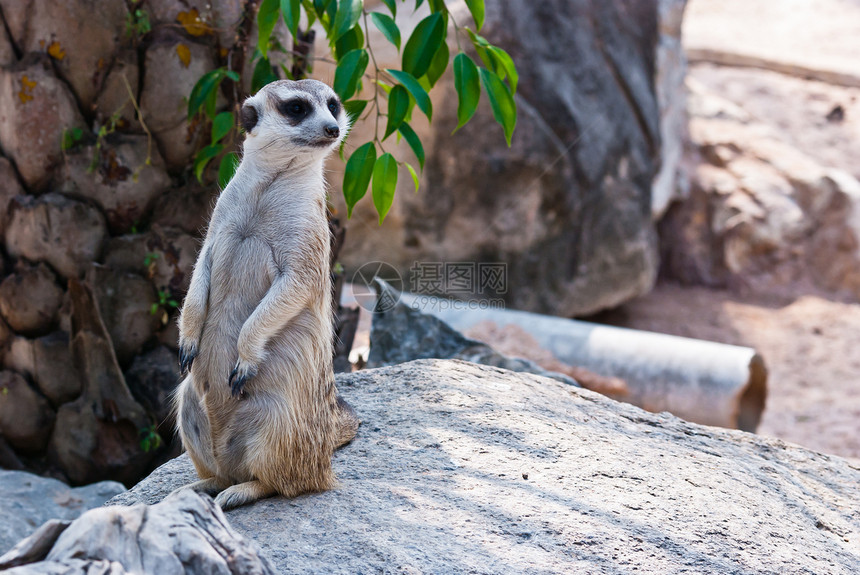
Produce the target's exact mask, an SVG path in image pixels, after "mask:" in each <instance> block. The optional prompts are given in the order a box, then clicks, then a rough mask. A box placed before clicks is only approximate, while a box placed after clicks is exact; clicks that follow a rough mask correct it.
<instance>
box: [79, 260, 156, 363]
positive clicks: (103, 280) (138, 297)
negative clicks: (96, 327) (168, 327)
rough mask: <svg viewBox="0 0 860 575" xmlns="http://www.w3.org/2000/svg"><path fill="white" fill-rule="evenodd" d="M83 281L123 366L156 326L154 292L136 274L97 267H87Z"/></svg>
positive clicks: (145, 281)
mask: <svg viewBox="0 0 860 575" xmlns="http://www.w3.org/2000/svg"><path fill="white" fill-rule="evenodd" d="M87 281H88V282H89V284H90V285H91V286H93V291H94V292H95V296H96V302H97V303H98V307H99V313H100V315H101V318H102V320H103V321H104V325H105V327H106V328H107V330H108V333H109V334H110V339H111V341H112V342H113V347H114V351H115V352H116V356H117V359H118V360H119V362H120V364H121V365H127V364H128V362H130V361H131V360H132V358H133V357H134V356H135V355H136V354H137V353H139V352H140V350H141V348H143V345H144V344H145V343H146V342H148V341H149V340H150V338H152V336H153V335H154V334H155V331H156V329H158V326H159V325H160V323H159V319H160V313H159V310H158V306H157V303H158V299H157V297H156V293H155V290H154V289H153V288H152V284H151V283H150V282H149V281H147V280H146V279H145V278H143V277H141V276H139V275H137V274H134V273H127V272H123V271H119V270H114V269H111V268H109V267H107V266H102V265H98V264H93V265H92V266H91V267H90V270H89V271H88V272H87ZM154 305H155V306H156V307H155V308H153V306H154ZM153 310H155V313H153ZM162 311H163V310H162Z"/></svg>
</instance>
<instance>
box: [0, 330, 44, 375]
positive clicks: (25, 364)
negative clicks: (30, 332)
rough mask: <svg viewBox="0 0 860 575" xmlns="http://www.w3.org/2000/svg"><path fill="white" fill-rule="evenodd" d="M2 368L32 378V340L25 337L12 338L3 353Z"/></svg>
mask: <svg viewBox="0 0 860 575" xmlns="http://www.w3.org/2000/svg"><path fill="white" fill-rule="evenodd" d="M3 367H5V368H6V369H8V370H11V371H16V372H18V373H20V374H22V375H27V376H30V377H33V373H35V371H36V353H35V351H33V340H32V339H27V338H26V337H20V336H13V337H11V338H10V340H9V342H8V347H6V349H5V350H4V353H3Z"/></svg>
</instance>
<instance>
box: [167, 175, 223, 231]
mask: <svg viewBox="0 0 860 575" xmlns="http://www.w3.org/2000/svg"><path fill="white" fill-rule="evenodd" d="M218 194H219V191H218V189H217V188H216V186H201V185H199V184H198V183H197V181H196V180H195V181H192V182H190V183H189V184H188V185H186V186H185V187H182V188H178V189H171V190H170V191H169V192H168V193H166V194H163V195H162V196H161V197H160V198H159V199H158V201H156V203H155V208H154V209H153V212H152V221H153V222H156V223H157V224H159V225H161V226H163V227H166V228H178V229H181V230H183V231H185V232H186V233H189V234H191V235H192V236H195V237H199V236H202V235H203V233H204V232H205V230H206V224H207V223H208V222H209V216H210V215H211V214H212V209H213V208H214V207H215V201H216V200H217V198H218Z"/></svg>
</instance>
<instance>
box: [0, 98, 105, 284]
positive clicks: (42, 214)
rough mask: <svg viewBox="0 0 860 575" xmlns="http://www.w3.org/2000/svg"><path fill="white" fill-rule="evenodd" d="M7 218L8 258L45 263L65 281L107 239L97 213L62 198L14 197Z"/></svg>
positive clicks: (96, 254) (95, 255)
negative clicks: (22, 258)
mask: <svg viewBox="0 0 860 575" xmlns="http://www.w3.org/2000/svg"><path fill="white" fill-rule="evenodd" d="M0 110H2V107H0ZM8 217H9V222H8V225H7V227H6V251H7V252H9V255H11V256H14V257H21V256H23V257H25V258H27V259H28V260H30V261H34V262H38V261H44V262H47V263H48V264H50V265H51V267H53V268H54V270H55V271H56V272H57V273H59V274H60V275H62V276H63V277H65V278H76V277H79V276H80V275H81V274H83V272H84V270H86V269H87V268H88V267H89V265H90V263H91V262H92V261H94V260H96V259H98V257H99V256H100V255H101V251H102V242H103V240H104V238H105V236H106V235H107V226H106V225H105V220H104V216H102V214H101V212H99V210H98V209H96V208H94V207H92V206H90V205H88V204H85V203H83V202H78V201H76V200H72V199H70V198H67V197H65V196H63V195H62V194H55V193H51V194H45V195H44V196H40V197H39V198H33V197H30V196H16V197H15V198H14V199H13V200H12V202H11V204H10V207H9V216H8Z"/></svg>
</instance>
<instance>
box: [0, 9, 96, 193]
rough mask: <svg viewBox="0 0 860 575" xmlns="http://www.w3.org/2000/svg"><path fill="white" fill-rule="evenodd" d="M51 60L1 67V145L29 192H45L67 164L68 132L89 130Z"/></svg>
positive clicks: (34, 60) (34, 58) (37, 59)
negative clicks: (64, 145) (54, 172)
mask: <svg viewBox="0 0 860 575" xmlns="http://www.w3.org/2000/svg"><path fill="white" fill-rule="evenodd" d="M4 4H5V1H4ZM46 58H47V57H41V58H38V57H28V58H25V59H24V60H22V61H21V62H20V63H18V64H16V65H15V66H13V67H12V68H0V145H2V147H3V151H4V152H5V154H6V155H7V156H8V157H9V158H10V159H11V160H12V161H14V162H15V166H16V167H17V168H18V173H19V174H20V175H21V178H22V179H23V180H24V184H25V185H26V186H27V188H28V189H29V190H30V191H40V190H42V189H44V188H45V187H46V186H47V184H48V183H49V181H50V179H51V175H52V170H53V169H54V167H55V166H56V165H57V164H59V163H60V161H61V160H62V157H63V152H62V148H61V142H62V138H63V132H64V131H65V130H73V129H76V128H77V129H81V130H86V124H85V123H84V119H83V117H82V116H81V113H80V112H79V111H78V107H77V104H76V103H75V99H74V97H73V96H72V94H71V93H70V92H69V89H68V88H67V87H66V85H65V84H64V83H63V82H62V81H61V80H59V79H58V78H57V77H56V76H54V72H53V70H52V68H51V64H50V63H49V62H48V61H47V60H46Z"/></svg>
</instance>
